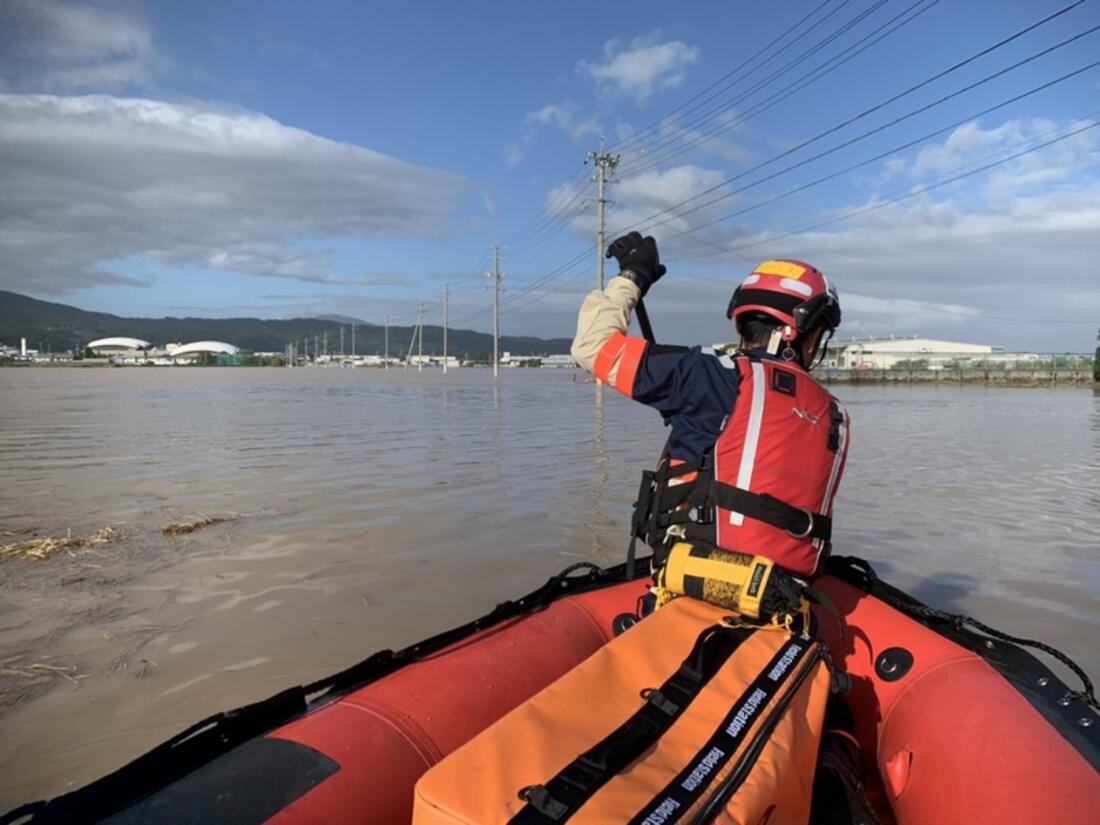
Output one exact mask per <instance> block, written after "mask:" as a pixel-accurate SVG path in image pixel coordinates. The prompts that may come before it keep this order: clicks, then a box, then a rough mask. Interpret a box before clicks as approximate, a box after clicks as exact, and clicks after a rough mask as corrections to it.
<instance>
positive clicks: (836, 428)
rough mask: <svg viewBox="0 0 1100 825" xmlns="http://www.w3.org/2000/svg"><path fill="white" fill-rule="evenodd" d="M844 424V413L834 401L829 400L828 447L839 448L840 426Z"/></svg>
mask: <svg viewBox="0 0 1100 825" xmlns="http://www.w3.org/2000/svg"><path fill="white" fill-rule="evenodd" d="M843 426H844V413H843V412H842V411H841V409H840V404H838V403H837V402H836V401H830V402H829V449H830V450H832V451H833V452H834V453H835V452H836V451H837V450H839V449H840V428H841V427H843Z"/></svg>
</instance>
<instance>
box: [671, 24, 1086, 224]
mask: <svg viewBox="0 0 1100 825" xmlns="http://www.w3.org/2000/svg"><path fill="white" fill-rule="evenodd" d="M1097 28H1100V26H1098V27H1097ZM1097 66H1100V61H1095V62H1093V63H1090V64H1089V65H1087V66H1084V67H1082V68H1080V69H1077V70H1075V71H1072V72H1069V73H1067V74H1064V75H1062V76H1061V77H1058V78H1055V79H1054V80H1051V81H1048V82H1046V83H1043V84H1040V85H1039V86H1036V87H1034V88H1032V89H1029V90H1028V91H1026V92H1023V93H1021V94H1018V95H1015V96H1013V97H1011V98H1009V99H1007V100H1004V101H1001V102H1000V103H998V104H996V105H994V106H990V107H988V108H986V109H983V110H982V111H980V112H978V113H976V114H971V115H968V116H966V117H964V118H961V119H959V120H956V121H953V122H952V123H949V124H947V125H946V126H941V127H940V128H938V129H935V130H933V131H931V132H928V133H926V134H924V135H921V136H920V137H918V138H914V139H913V140H909V141H906V142H905V143H902V144H900V145H899V146H894V147H893V148H891V149H888V150H886V151H885V152H879V153H878V154H876V155H872V156H871V157H869V158H866V159H865V160H861V161H859V162H858V163H854V164H852V165H851V166H848V167H846V168H844V169H841V170H839V171H836V172H832V173H830V174H828V175H824V176H823V177H820V178H818V179H816V180H813V181H810V182H809V183H805V184H802V185H801V186H796V187H795V188H793V189H789V190H787V191H786V192H783V193H781V194H779V195H776V196H774V197H772V198H768V199H767V200H765V201H762V202H759V203H755V204H752V205H751V206H747V207H744V208H742V209H738V210H735V211H733V212H730V213H728V214H725V215H722V216H721V217H719V218H715V219H714V220H711V221H707V222H706V223H702V224H698V225H696V226H693V227H692V228H691V231H693V232H695V231H698V230H700V229H705V228H706V227H709V226H714V225H715V224H718V223H722V222H724V221H727V220H729V219H730V218H733V217H736V216H738V215H743V214H745V213H747V212H751V211H753V210H755V209H759V208H761V207H763V206H767V205H769V204H772V203H775V202H776V201H780V200H783V199H785V198H788V197H790V196H791V195H794V194H797V193H799V192H803V191H805V190H807V189H810V188H812V187H814V186H818V185H820V184H822V183H825V182H827V181H830V180H833V179H835V178H838V177H840V176H842V175H846V174H848V173H850V172H854V171H855V170H857V169H860V168H862V167H864V166H868V165H869V164H871V163H874V162H875V161H879V160H883V159H885V158H887V157H889V156H890V155H894V154H897V153H898V152H903V151H905V150H906V149H911V148H912V147H914V146H916V145H917V144H920V143H923V142H924V141H926V140H929V139H931V138H933V137H936V136H938V135H942V134H943V133H945V132H949V131H951V130H953V129H956V128H958V127H959V126H962V125H963V124H966V123H969V122H971V121H973V120H976V119H977V118H980V117H984V116H985V115H987V114H990V113H991V112H995V111H997V110H998V109H1003V108H1004V107H1005V106H1009V105H1011V104H1013V103H1016V102H1018V101H1020V100H1023V99H1024V98H1026V97H1030V96H1031V95H1033V94H1037V93H1039V92H1041V91H1044V90H1045V89H1048V88H1050V87H1051V86H1054V85H1056V84H1058V83H1062V82H1064V81H1066V80H1069V79H1070V78H1073V77H1076V76H1077V75H1079V74H1082V73H1084V72H1086V71H1088V70H1089V69H1094V68H1096V67H1097ZM832 151H833V150H829V151H828V152H827V153H822V154H821V155H820V156H824V155H825V154H830V153H831V152H832ZM815 157H818V156H815ZM813 159H814V158H810V159H809V160H813ZM806 162H807V161H802V162H800V163H798V164H795V165H793V166H789V167H787V168H786V169H783V170H781V171H779V172H776V173H774V174H772V175H769V176H767V177H765V178H762V179H761V180H758V181H754V182H753V183H750V184H748V185H747V186H743V187H741V188H740V189H737V190H734V191H733V192H730V193H728V194H726V195H723V196H721V197H718V198H715V199H713V200H711V201H708V202H707V203H703V204H700V205H699V206H697V207H694V208H692V209H689V210H688V211H687V212H682V213H680V214H678V215H673V216H670V218H668V219H666V220H664V221H660V222H658V223H656V224H652V225H651V228H652V227H655V226H661V225H663V224H665V223H668V221H669V220H672V219H673V218H682V217H684V216H685V215H690V214H691V213H692V212H697V211H698V210H699V209H702V208H704V207H707V206H711V205H713V204H715V203H718V202H719V201H721V200H725V199H726V198H728V197H730V196H732V195H734V194H738V193H740V192H744V191H746V190H748V189H751V188H753V187H755V186H757V185H758V184H761V183H765V182H766V181H769V180H772V179H773V178H776V177H778V176H779V175H782V174H785V173H786V172H789V171H791V170H792V169H796V168H798V167H799V166H803V165H805V164H806ZM683 234H685V233H684V232H680V233H678V234H676V235H672V236H671V237H670V238H668V239H667V240H671V239H672V238H678V237H680V236H681V235H683Z"/></svg>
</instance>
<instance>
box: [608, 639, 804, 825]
mask: <svg viewBox="0 0 1100 825" xmlns="http://www.w3.org/2000/svg"><path fill="white" fill-rule="evenodd" d="M815 649H818V650H819V649H820V648H816V647H815V643H814V642H813V641H812V640H810V639H805V638H803V637H801V636H796V637H794V638H791V639H789V640H787V642H786V644H784V645H783V646H782V647H781V648H780V649H779V650H778V652H776V654H775V655H774V656H773V657H772V660H771V661H770V662H768V664H767V665H766V666H765V667H764V669H763V670H762V671H761V672H760V675H759V676H757V677H756V679H755V680H754V681H753V683H752V684H750V685H749V686H748V687H747V688H746V689H745V692H744V693H742V694H741V695H740V696H739V697H738V698H737V701H736V702H734V703H733V704H732V705H731V706H730V711H729V713H727V714H726V717H725V718H724V719H723V720H722V721H721V723H720V724H719V725H718V727H717V728H716V729H715V731H714V733H713V735H712V736H711V737H710V738H709V739H708V740H707V741H706V743H705V744H704V745H703V747H701V748H700V749H699V751H698V752H697V753H696V754H695V756H694V757H693V758H692V759H691V761H689V762H688V763H687V766H686V767H685V768H684V769H683V770H682V771H680V773H679V774H677V775H676V777H675V778H674V779H673V780H672V781H671V782H669V783H668V785H666V786H665V787H664V789H663V790H662V791H661V792H660V793H659V794H657V795H656V796H655V797H653V799H651V800H650V801H649V802H648V803H647V804H646V806H645V807H644V808H642V809H641V811H639V812H638V814H637V815H636V816H635V817H634V818H633V819H631V820H630V825H643V823H648V822H660V823H662V824H663V825H670V823H673V822H676V821H678V820H679V819H680V817H682V816H683V815H684V813H685V812H686V811H687V810H688V809H690V808H691V807H692V806H693V805H695V804H696V803H697V802H698V801H699V800H700V799H701V798H702V796H703V794H704V793H706V790H707V788H708V787H710V784H711V782H712V781H713V780H714V777H715V776H717V775H718V774H719V773H721V772H722V769H723V768H724V767H725V766H726V765H727V764H728V763H729V761H730V759H732V758H733V756H734V754H736V753H737V750H738V748H740V747H741V745H742V743H743V742H744V741H745V738H746V737H747V736H748V734H749V731H750V730H751V729H752V728H753V726H754V723H755V722H756V720H757V719H758V718H760V716H761V715H762V714H764V713H765V712H767V709H768V705H769V704H770V703H771V701H772V699H774V698H775V697H776V696H777V695H778V694H779V693H780V692H781V691H782V689H783V686H784V685H785V684H786V683H787V681H788V680H789V678H790V677H791V676H792V674H794V673H795V672H796V671H798V668H799V665H800V663H801V662H802V660H803V659H804V658H805V657H806V656H807V655H808V654H809V652H810V651H811V650H815ZM799 678H800V679H801V677H799ZM792 693H793V689H792ZM785 706H786V705H785V703H783V705H782V706H781V707H777V708H776V709H775V710H778V711H780V712H782V710H783V709H785ZM772 712H774V711H772Z"/></svg>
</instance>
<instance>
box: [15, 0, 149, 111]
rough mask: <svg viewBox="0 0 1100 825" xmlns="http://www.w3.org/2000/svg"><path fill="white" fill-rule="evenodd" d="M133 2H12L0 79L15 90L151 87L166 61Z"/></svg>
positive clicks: (33, 0)
mask: <svg viewBox="0 0 1100 825" xmlns="http://www.w3.org/2000/svg"><path fill="white" fill-rule="evenodd" d="M162 62H163V61H162V59H161V58H159V57H158V55H157V53H156V49H155V46H154V39H153V32H152V29H151V27H150V25H149V23H148V21H147V20H146V19H145V16H144V14H142V12H141V10H140V9H139V8H138V7H137V6H136V5H135V4H134V3H132V2H124V1H123V0H118V2H109V3H100V4H92V3H86V2H62V0H6V2H5V3H4V4H3V6H0V79H2V81H3V84H2V85H3V86H4V87H6V88H9V89H24V90H53V91H80V90H89V89H94V90H98V91H107V90H113V89H121V88H127V87H144V86H148V85H149V84H150V83H151V82H152V81H153V78H154V75H155V73H156V70H157V67H158V66H159V65H160V64H161V63H162Z"/></svg>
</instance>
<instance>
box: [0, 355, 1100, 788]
mask: <svg viewBox="0 0 1100 825" xmlns="http://www.w3.org/2000/svg"><path fill="white" fill-rule="evenodd" d="M836 392H837V394H838V395H839V396H840V397H841V399H842V400H843V401H844V402H845V404H846V405H847V406H848V407H849V409H850V411H851V413H852V418H853V443H852V449H851V454H850V456H849V462H848V470H847V476H846V478H845V482H844V485H843V487H842V489H841V493H840V496H839V499H838V503H837V512H838V516H837V521H836V530H835V532H836V535H835V546H836V552H838V553H850V554H856V555H861V556H865V557H867V558H870V559H872V560H873V561H874V562H876V566H877V568H878V569H879V571H880V572H881V573H882V574H884V575H885V577H886V578H888V579H889V580H891V581H893V582H894V583H896V584H898V585H900V586H902V587H903V588H905V589H907V590H909V591H910V592H912V593H914V595H916V596H918V597H919V598H921V599H924V600H926V601H928V602H930V603H931V604H933V605H936V606H940V607H945V608H950V609H952V610H965V611H968V612H971V613H973V614H975V615H977V616H979V617H981V618H982V619H984V620H985V621H987V622H990V623H992V624H994V625H995V626H998V627H1000V628H1002V629H1004V630H1006V631H1009V632H1012V633H1016V634H1018V635H1023V636H1027V637H1032V638H1040V639H1044V640H1046V641H1049V642H1051V643H1053V644H1055V645H1058V646H1060V647H1062V648H1063V649H1065V650H1066V651H1067V652H1068V653H1070V654H1071V655H1073V656H1074V657H1075V658H1077V660H1078V661H1079V662H1081V663H1082V664H1083V665H1084V666H1085V667H1086V668H1087V669H1089V670H1090V671H1091V672H1092V673H1093V674H1095V675H1100V651H1098V650H1097V647H1096V639H1097V638H1100V592H1098V591H1100V587H1098V586H1100V396H1098V395H1097V394H1095V393H1094V392H1093V391H1091V390H1081V389H1052V390H1012V389H987V388H983V387H963V388H959V387H947V388H936V387H912V388H908V387H862V386H861V387H849V386H842V387H837V388H836ZM663 438H664V433H663V428H662V426H661V421H660V417H659V416H658V415H657V414H656V413H653V412H652V411H649V410H647V409H645V408H644V407H641V406H640V405H636V404H634V403H632V402H630V401H627V400H626V399H623V398H621V397H619V396H617V395H616V394H614V393H613V392H610V391H606V392H605V393H604V394H603V398H602V400H599V401H598V399H597V391H596V388H595V387H594V386H592V385H590V384H586V383H584V381H583V376H581V375H579V374H578V375H576V377H575V380H574V373H573V372H572V371H564V370H563V371H555V370H508V371H505V372H504V373H503V374H502V375H501V378H500V381H499V384H498V385H495V386H494V383H493V380H492V375H491V373H489V372H488V371H487V370H469V369H467V370H452V371H451V372H450V373H449V374H448V375H443V374H442V373H441V372H440V371H439V370H429V371H425V372H423V373H417V372H415V371H404V370H388V371H381V370H375V369H358V370H350V369H344V370H340V369H329V370H322V369H295V370H287V369H186V368H163V369H159V368H147V369H143V368H130V369H113V370H108V369H99V370H77V369H49V370H46V369H6V370H0V484H2V487H0V534H13V535H11V536H7V537H5V536H4V535H0V544H3V543H7V542H11V541H15V540H17V539H19V538H22V537H24V536H25V535H27V534H28V533H26V532H25V531H37V532H39V533H40V534H42V533H49V534H53V535H65V534H67V531H69V530H71V531H72V534H73V535H74V536H78V535H85V534H90V533H93V532H95V531H96V530H99V529H100V528H103V527H112V528H114V529H115V530H117V531H118V538H117V539H116V540H114V541H112V542H110V543H107V544H101V545H96V546H92V547H88V548H84V549H77V550H74V551H72V552H71V553H61V554H59V555H57V556H54V557H52V558H49V559H46V560H42V561H26V560H22V559H6V560H0V809H6V808H8V807H10V806H12V805H15V804H17V803H21V802H24V801H27V800H29V799H32V798H38V797H41V796H44V795H52V794H57V793H60V792H63V791H65V790H66V789H69V788H72V787H75V786H77V785H80V784H83V783H85V782H87V781H89V780H91V779H94V778H95V777H97V776H99V775H102V774H104V773H106V772H108V771H110V770H112V769H113V768H115V767H117V766H119V765H120V764H122V763H123V762H125V761H127V760H129V759H130V758H132V757H134V756H136V755H137V754H139V753H141V752H143V751H144V750H146V749H148V748H149V747H151V746H152V745H155V744H157V743H158V742H160V741H162V740H163V739H165V738H167V737H169V736H171V735H172V734H173V733H175V732H177V731H178V730H180V729H181V728H183V727H185V726H187V725H189V724H190V723H192V722H194V721H196V720H197V719H199V718H201V717H203V716H205V715H208V714H210V713H212V712H214V711H218V710H222V709H226V708H229V707H234V706H237V705H241V704H244V703H246V702H250V701H253V700H257V699H260V698H263V697H265V696H268V695H270V694H272V693H275V692H276V691H278V690H280V689H281V688H284V687H286V686H289V685H292V684H296V683H300V682H303V681H307V680H312V679H316V678H318V677H320V676H323V675H325V674H327V673H331V672H334V671H336V670H339V669H341V668H344V667H346V666H347V665H349V664H351V663H353V662H356V661H358V660H360V659H362V658H364V657H366V656H367V655H368V654H370V653H371V652H373V651H375V650H377V649H379V648H383V647H395V646H401V645H404V644H407V643H409V642H412V641H414V640H416V639H418V638H421V637H423V636H426V635H428V634H430V633H433V632H436V631H439V630H441V629H444V628H446V627H448V626H451V625H454V624H457V623H460V622H463V621H465V620H468V619H470V618H472V617H474V616H477V615H479V614H482V613H484V612H486V611H487V610H488V609H489V608H491V607H492V605H494V604H495V603H496V602H498V601H501V600H503V599H505V598H508V597H512V596H515V595H518V594H520V593H522V592H526V591H528V590H531V589H533V588H534V587H536V586H538V585H539V584H540V583H541V582H542V581H543V580H544V579H545V578H546V577H547V576H548V575H550V574H552V573H555V572H557V571H558V570H560V569H561V568H563V567H565V566H566V565H568V564H571V563H573V562H576V561H581V560H591V561H595V562H598V563H600V564H610V563H613V562H616V561H618V560H620V559H621V558H622V557H623V555H624V552H625V548H626V535H625V531H626V525H627V523H628V520H629V514H630V503H631V500H632V498H633V494H634V492H635V491H636V489H637V473H638V471H639V470H640V469H641V468H642V467H643V466H645V465H648V464H650V463H652V461H653V460H654V458H655V456H656V455H657V453H658V451H659V449H660V447H661V444H662V441H663ZM200 516H209V517H223V516H224V517H228V518H229V520H227V521H225V522H222V523H219V524H215V525H212V526H208V527H206V528H204V529H201V530H198V531H196V532H194V533H191V534H187V535H182V536H175V537H169V536H164V535H162V534H161V528H162V527H163V526H165V525H167V524H169V523H173V522H179V521H186V520H191V519H194V518H198V517H200ZM39 666H41V667H39Z"/></svg>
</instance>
